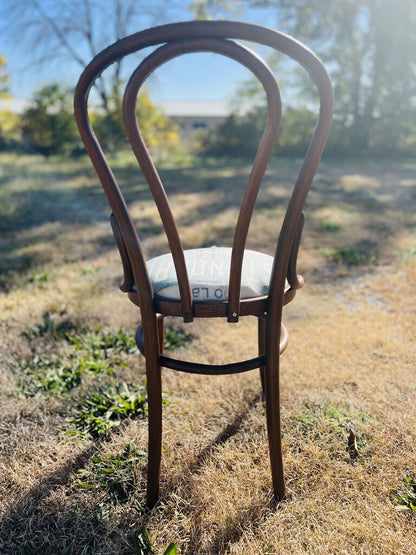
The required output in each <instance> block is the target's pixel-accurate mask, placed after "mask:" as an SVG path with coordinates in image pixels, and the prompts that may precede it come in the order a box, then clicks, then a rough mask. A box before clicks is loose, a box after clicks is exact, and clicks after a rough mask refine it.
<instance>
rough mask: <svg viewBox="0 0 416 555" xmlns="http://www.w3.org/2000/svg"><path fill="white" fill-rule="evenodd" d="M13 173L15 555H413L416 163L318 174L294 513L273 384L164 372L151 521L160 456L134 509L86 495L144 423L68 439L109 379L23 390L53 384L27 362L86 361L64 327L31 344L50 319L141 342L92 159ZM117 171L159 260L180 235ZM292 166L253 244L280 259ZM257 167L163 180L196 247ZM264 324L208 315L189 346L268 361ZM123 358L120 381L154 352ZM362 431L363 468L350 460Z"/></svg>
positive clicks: (9, 405)
mask: <svg viewBox="0 0 416 555" xmlns="http://www.w3.org/2000/svg"><path fill="white" fill-rule="evenodd" d="M1 162H2V170H1V172H2V173H1V175H0V180H1V189H0V215H1V220H0V222H1V223H0V229H1V232H2V235H1V242H0V254H1V257H0V272H1V275H0V280H1V293H0V329H1V334H0V348H1V361H0V364H1V372H0V385H1V389H0V403H1V407H2V410H1V415H0V441H1V448H0V520H1V522H0V553H5V554H6V553H27V554H28V553H45V554H51V553H62V554H63V553H74V554H81V553H100V554H107V553H108V554H110V553H112V554H114V553H135V550H134V547H133V541H132V537H133V536H134V535H135V534H137V532H138V531H139V530H140V528H142V527H143V526H146V527H147V529H148V530H149V533H150V536H151V539H152V542H153V544H154V546H155V550H156V552H157V553H162V552H163V548H164V547H165V546H166V545H167V544H168V543H169V542H170V541H174V542H176V543H177V544H178V552H179V553H189V554H190V553H201V554H202V553H210V554H216V553H229V554H231V553H233V554H237V553H238V554H240V553H250V554H256V553H259V554H260V553H270V554H272V553H273V554H292V553H296V554H298V553H299V554H301V553H303V554H325V555H326V554H335V553H336V554H342V553H345V554H355V553H357V554H361V553H363V554H377V555H378V554H383V555H387V554H391V555H393V554H403V555H404V554H408V553H414V552H416V539H415V538H416V533H415V532H416V530H415V528H416V519H415V516H416V515H415V514H414V513H413V514H412V513H411V511H398V510H397V508H396V505H397V501H395V496H397V494H395V493H394V492H393V493H392V492H391V490H392V488H393V489H396V490H398V491H402V492H406V486H405V485H404V484H403V478H405V477H406V476H412V477H413V478H416V453H415V435H416V434H415V430H416V414H415V411H414V402H415V398H416V379H415V373H416V372H415V362H414V361H415V358H416V348H415V329H416V311H415V289H416V261H415V233H416V217H415V208H414V207H415V200H416V177H415V176H416V166H415V165H414V164H413V165H410V164H409V165H406V164H404V163H403V164H398V163H397V164H387V163H385V164H376V165H371V164H362V165H361V166H360V165H357V166H356V167H352V166H351V165H348V166H347V165H346V166H345V167H342V166H336V165H331V164H328V165H324V166H322V167H321V170H320V172H319V175H318V176H317V179H316V181H315V184H314V187H313V190H312V192H311V195H310V199H309V202H308V206H307V212H306V216H307V227H306V230H305V236H304V241H303V244H302V245H303V248H302V252H301V257H300V263H299V266H300V268H301V270H302V273H303V274H304V277H305V281H306V286H305V288H304V290H303V291H301V292H300V293H299V295H298V297H297V298H296V299H295V301H294V302H293V303H292V305H289V306H288V307H287V309H286V318H285V321H286V324H287V327H288V329H289V333H290V343H289V348H288V350H287V352H286V353H285V355H284V356H283V359H282V379H281V381H282V412H283V432H284V438H283V445H284V462H285V473H286V478H287V487H288V498H287V500H285V501H284V502H282V503H280V505H279V506H278V507H277V508H276V507H275V505H274V504H273V501H272V494H271V487H270V475H269V462H268V450H267V438H266V432H265V416H264V407H263V403H262V401H261V398H260V396H259V390H260V382H259V378H258V375H257V372H252V373H248V374H246V375H240V376H231V377H218V378H207V377H202V376H201V377H198V376H188V375H182V374H179V373H174V372H173V371H169V370H166V371H165V372H164V382H163V384H164V391H165V393H166V398H167V401H168V404H166V406H165V408H164V453H163V464H162V484H161V486H162V501H161V503H160V505H159V506H158V507H157V508H156V509H155V510H154V511H153V512H152V513H151V514H149V515H145V514H143V513H142V512H141V504H142V502H143V500H144V495H145V493H144V492H145V475H144V471H145V465H146V458H145V456H137V458H136V459H137V460H135V461H134V463H131V464H130V463H129V466H128V468H127V470H120V472H124V473H125V474H123V476H124V475H125V476H127V478H128V480H129V484H130V486H129V487H130V489H129V490H128V495H127V498H126V499H124V500H123V501H124V502H119V503H117V502H116V503H114V502H111V501H110V496H109V491H108V489H106V488H105V487H102V488H100V487H97V488H96V489H94V490H85V489H81V488H79V487H77V483H79V482H80V481H88V480H89V481H90V483H92V484H93V485H99V483H100V477H99V475H98V474H94V468H95V467H94V462H93V457H94V456H95V457H102V458H103V459H105V460H109V459H108V457H109V456H110V455H114V456H115V455H117V456H122V454H123V453H124V452H125V448H126V445H127V444H129V443H130V444H131V448H133V449H139V450H143V449H145V448H146V421H145V420H140V419H139V420H135V419H130V420H127V421H126V423H125V424H123V425H122V426H121V427H120V428H119V429H118V430H116V431H114V432H113V433H111V434H109V435H108V436H107V437H106V439H105V440H102V439H101V440H93V439H91V438H71V437H68V436H67V435H65V433H64V431H65V430H67V429H69V428H71V426H72V424H71V423H70V422H69V421H68V418H69V417H70V416H71V411H72V410H74V409H73V407H74V399H75V400H76V399H79V398H81V396H82V395H85V394H86V393H87V392H88V391H92V390H94V388H97V387H98V385H100V384H102V383H104V381H103V380H105V379H107V378H108V376H107V377H105V376H104V377H102V376H101V375H98V376H95V375H94V376H93V377H91V376H85V377H84V382H83V384H82V385H81V386H80V388H74V390H73V391H71V392H70V393H69V394H67V395H64V394H57V393H55V394H47V393H41V392H40V393H37V394H36V395H34V396H31V395H28V394H27V393H26V394H24V393H22V390H21V388H22V378H23V377H25V380H26V382H25V383H29V384H32V385H33V383H36V380H37V379H38V376H37V375H36V365H35V366H34V370H33V368H32V374H31V373H30V372H29V373H28V372H27V371H25V370H24V365H23V361H32V362H33V360H34V357H35V356H38V357H48V358H49V359H51V360H55V359H54V357H55V358H56V357H60V360H63V361H67V362H68V363H70V364H72V365H73V364H75V362H76V360H77V356H80V354H77V353H75V352H74V350H73V348H72V347H71V346H70V345H69V344H68V343H67V342H66V341H65V340H64V339H62V338H60V337H57V336H56V335H55V336H54V335H53V333H49V332H48V331H45V332H44V333H41V334H38V335H36V334H34V333H33V332H30V330H29V327H30V326H40V325H42V323H43V324H44V323H45V321H46V320H45V316H48V317H49V318H50V319H51V320H52V321H53V322H54V325H59V323H62V322H65V321H67V322H70V323H71V325H73V326H75V327H76V328H77V329H78V330H81V329H84V330H85V329H90V330H94V329H96V328H97V327H99V326H102V327H103V328H105V329H107V330H113V331H116V330H117V329H118V328H119V327H123V328H125V329H127V330H129V331H130V332H132V333H133V332H134V330H135V327H136V325H137V321H138V314H137V312H136V309H135V307H134V306H133V305H131V304H130V303H129V302H128V300H127V299H126V298H123V295H122V294H121V293H119V292H118V291H117V287H116V286H117V281H118V279H119V277H120V265H119V260H118V254H117V253H116V251H115V249H114V247H113V241H112V238H111V237H110V230H109V225H108V223H107V221H108V220H107V218H108V214H107V208H106V205H105V201H104V199H103V197H102V195H101V193H100V191H99V187H98V185H97V182H96V179H95V177H94V175H93V173H92V171H91V170H90V169H89V166H88V163H87V162H86V161H84V160H82V161H80V162H78V163H66V162H65V163H64V162H62V161H57V160H52V161H50V162H44V161H43V160H41V159H38V158H35V157H23V158H17V157H10V156H5V155H2V158H1ZM119 165H120V170H119V173H120V176H121V180H122V181H123V182H124V183H125V184H126V185H127V187H126V189H127V196H128V198H129V200H130V201H131V202H132V205H133V213H134V214H135V216H137V217H138V219H139V220H140V223H141V228H142V234H143V236H144V238H145V246H146V250H147V252H148V253H149V254H155V253H159V252H161V250H163V248H164V240H163V236H162V235H161V234H160V233H159V230H158V224H157V218H156V214H155V211H154V208H153V206H152V205H151V203H150V202H149V199H148V195H147V192H146V190H145V187H144V185H143V183H142V182H141V181H140V178H136V177H134V178H132V177H131V176H132V175H135V174H134V173H133V171H132V170H130V169H129V168H128V167H126V165H125V163H124V162H122V161H120V164H119ZM294 166H295V164H293V163H289V162H284V163H282V164H280V165H277V164H276V165H273V166H272V168H271V169H270V171H269V172H268V177H267V180H266V183H265V189H264V191H263V193H262V196H261V198H260V206H261V211H260V212H261V213H260V214H259V216H258V217H257V218H256V219H255V220H254V222H253V226H252V229H253V234H254V237H253V239H252V243H251V246H254V247H255V248H261V249H264V250H265V251H266V252H272V250H273V237H272V232H273V230H274V229H276V233H277V228H278V222H277V219H278V218H279V217H280V216H281V213H282V209H281V207H280V206H279V205H278V201H279V200H280V199H281V197H282V195H283V194H284V191H285V187H284V186H285V185H286V184H288V183H290V181H291V179H292V178H293V174H294ZM245 173H246V168H245V167H240V168H239V169H238V171H237V172H232V171H231V170H230V169H229V168H226V167H222V168H207V169H206V170H205V171H204V172H201V170H197V169H193V168H187V169H180V170H166V171H165V174H166V176H167V177H168V178H170V182H171V186H170V191H171V194H172V197H173V200H174V202H175V204H176V206H177V211H178V214H179V217H180V220H181V224H182V226H183V227H184V229H185V230H186V243H187V244H188V243H189V244H191V243H192V242H195V243H197V244H214V243H216V244H219V242H220V241H227V240H228V238H229V237H230V233H231V227H230V215H231V214H232V213H234V212H235V209H236V202H237V194H236V191H237V190H238V188H239V187H240V186H241V180H242V178H243V176H244V175H245ZM202 178H205V179H206V180H205V181H203V179H202ZM130 179H133V182H134V181H136V180H137V181H138V185H137V187H136V192H135V191H134V187H133V184H129V180H130ZM187 188H190V189H191V190H192V194H187V193H186V191H187ZM135 195H136V196H135ZM206 199H209V200H210V201H212V205H211V206H206V204H205V201H206ZM265 230H266V231H267V233H265ZM342 260H344V262H343V261H342ZM345 260H347V261H349V262H359V264H356V265H354V264H352V265H351V264H350V265H348V264H347V263H345ZM175 325H177V323H175ZM254 325H255V323H254V322H251V321H250V320H248V321H247V322H242V323H241V324H238V326H233V325H227V324H223V323H220V322H212V321H211V322H209V323H208V324H206V323H203V322H196V323H194V324H192V325H190V327H189V329H190V331H191V333H192V334H193V335H194V336H195V339H194V341H193V342H192V344H191V345H187V346H184V347H183V348H182V349H183V350H184V353H185V350H186V356H189V357H193V358H196V359H198V360H200V361H222V360H224V361H225V360H229V359H232V358H233V357H234V356H235V354H236V353H238V358H242V357H243V356H244V355H247V356H252V352H253V349H255V345H256V340H255V330H254V327H253V326H254ZM187 329H188V328H187ZM232 338H234V339H233V341H230V340H231V339H232ZM230 345H233V346H232V347H230ZM117 357H118V358H119V359H121V360H123V361H127V363H128V366H127V367H122V366H121V367H118V368H117V369H116V370H115V371H114V373H113V374H112V375H111V376H110V377H109V379H110V380H112V381H113V383H115V382H117V381H125V382H127V383H129V384H134V383H140V384H142V383H143V373H144V367H143V360H142V359H141V356H140V355H137V354H126V353H121V354H119V355H117ZM100 380H101V381H100ZM351 428H352V429H353V430H354V432H355V434H356V439H357V444H358V451H359V455H358V457H356V458H352V457H351V456H350V453H349V452H348V450H347V438H348V433H349V429H351ZM80 470H81V472H80Z"/></svg>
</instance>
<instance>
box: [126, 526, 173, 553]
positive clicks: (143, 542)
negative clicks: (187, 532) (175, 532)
mask: <svg viewBox="0 0 416 555" xmlns="http://www.w3.org/2000/svg"><path fill="white" fill-rule="evenodd" d="M133 546H134V553H135V554H136V555H152V554H154V553H156V552H155V551H154V549H153V546H152V543H151V541H150V536H149V533H148V531H147V530H146V528H142V529H141V530H139V532H138V533H137V534H135V535H134V536H133ZM177 549H178V546H177V545H176V544H175V543H173V542H171V543H170V544H169V545H168V546H167V548H166V549H165V551H164V552H163V555H176V552H177Z"/></svg>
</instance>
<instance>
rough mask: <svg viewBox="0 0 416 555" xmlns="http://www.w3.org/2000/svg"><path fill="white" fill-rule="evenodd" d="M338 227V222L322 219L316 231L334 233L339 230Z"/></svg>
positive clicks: (339, 227)
mask: <svg viewBox="0 0 416 555" xmlns="http://www.w3.org/2000/svg"><path fill="white" fill-rule="evenodd" d="M340 229H341V226H340V225H339V224H336V223H334V222H331V221H330V220H324V221H322V222H321V223H320V225H319V227H318V231H323V232H324V233H336V232H337V231H340Z"/></svg>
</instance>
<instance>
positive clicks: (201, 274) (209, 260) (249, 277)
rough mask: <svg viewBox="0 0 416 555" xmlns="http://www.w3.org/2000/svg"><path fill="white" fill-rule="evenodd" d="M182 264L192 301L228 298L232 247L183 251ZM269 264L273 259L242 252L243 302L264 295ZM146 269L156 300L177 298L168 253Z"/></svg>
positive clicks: (170, 257) (254, 252)
mask: <svg viewBox="0 0 416 555" xmlns="http://www.w3.org/2000/svg"><path fill="white" fill-rule="evenodd" d="M185 262H186V268H187V271H188V277H189V282H190V286H191V291H192V297H193V300H194V301H196V302H197V301H210V300H211V301H218V300H227V299H228V284H229V278H230V262H231V248H218V247H211V248H206V249H194V250H188V251H185ZM272 265H273V257H271V256H269V255H267V254H262V253H259V252H256V251H251V250H246V251H244V259H243V271H242V277H241V295H240V296H241V298H242V299H247V298H251V297H260V296H262V295H267V292H268V288H269V280H270V274H271V271H272ZM147 268H148V271H149V275H150V280H151V282H152V286H153V291H154V294H155V297H156V298H159V299H166V300H167V299H169V300H177V299H179V298H180V296H179V287H178V283H177V278H176V272H175V267H174V264H173V259H172V256H171V254H164V255H162V256H158V257H157V258H153V259H152V260H149V261H148V263H147Z"/></svg>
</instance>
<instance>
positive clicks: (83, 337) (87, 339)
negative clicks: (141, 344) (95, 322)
mask: <svg viewBox="0 0 416 555" xmlns="http://www.w3.org/2000/svg"><path fill="white" fill-rule="evenodd" d="M65 337H66V339H67V341H68V342H69V343H70V344H71V345H73V346H74V347H75V349H76V350H82V349H87V350H89V351H90V352H92V353H98V352H100V351H104V353H105V356H107V351H109V350H114V351H116V352H118V353H121V352H124V353H129V354H130V353H135V352H137V347H136V342H135V340H134V337H133V336H132V335H131V334H130V333H128V332H127V331H126V330H124V329H123V328H119V329H118V331H117V332H112V331H104V330H103V329H101V328H97V329H96V330H92V331H87V332H85V333H84V334H73V333H66V334H65Z"/></svg>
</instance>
